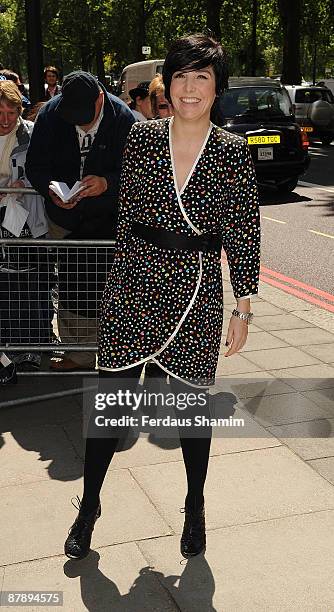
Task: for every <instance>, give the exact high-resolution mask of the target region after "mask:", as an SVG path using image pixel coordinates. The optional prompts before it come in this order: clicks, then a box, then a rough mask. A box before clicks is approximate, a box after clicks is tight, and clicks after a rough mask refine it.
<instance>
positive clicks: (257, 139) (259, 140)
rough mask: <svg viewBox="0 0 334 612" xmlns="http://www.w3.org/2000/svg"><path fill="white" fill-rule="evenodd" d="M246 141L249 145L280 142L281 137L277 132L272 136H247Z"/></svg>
mask: <svg viewBox="0 0 334 612" xmlns="http://www.w3.org/2000/svg"><path fill="white" fill-rule="evenodd" d="M247 142H248V144H250V145H259V144H276V143H280V142H281V137H280V136H279V135H278V134H275V135H273V136H248V138H247Z"/></svg>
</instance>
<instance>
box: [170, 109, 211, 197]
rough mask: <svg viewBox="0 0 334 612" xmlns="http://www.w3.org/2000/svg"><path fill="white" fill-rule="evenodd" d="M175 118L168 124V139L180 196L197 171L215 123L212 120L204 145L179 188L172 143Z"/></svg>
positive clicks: (176, 189) (176, 187) (174, 177)
mask: <svg viewBox="0 0 334 612" xmlns="http://www.w3.org/2000/svg"><path fill="white" fill-rule="evenodd" d="M173 120H174V117H171V119H170V121H169V126H168V140H169V153H170V158H171V162H172V169H173V179H174V186H175V191H176V193H177V196H178V198H180V197H181V195H182V194H183V193H184V190H185V189H186V187H187V185H188V183H189V181H190V179H191V177H192V175H193V173H194V172H195V169H196V166H197V164H198V162H199V160H200V158H201V156H202V153H203V151H204V149H205V147H206V143H207V142H208V140H209V137H210V134H211V131H212V128H213V123H212V122H211V121H210V125H209V128H208V131H207V134H206V136H205V138H204V140H203V143H202V146H201V148H200V150H199V152H198V155H197V157H196V159H195V161H194V163H193V165H192V167H191V168H190V170H189V172H188V175H187V177H186V180H185V181H184V183H183V185H182V187H181V189H179V186H178V184H177V176H176V169H175V162H174V153H173V143H172V125H173Z"/></svg>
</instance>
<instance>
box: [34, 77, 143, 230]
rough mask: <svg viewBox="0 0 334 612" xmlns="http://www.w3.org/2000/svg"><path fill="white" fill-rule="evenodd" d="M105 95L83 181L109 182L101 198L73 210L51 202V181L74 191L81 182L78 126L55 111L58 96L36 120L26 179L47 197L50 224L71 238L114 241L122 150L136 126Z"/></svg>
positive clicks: (83, 202) (118, 103) (121, 105)
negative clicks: (102, 179) (95, 178)
mask: <svg viewBox="0 0 334 612" xmlns="http://www.w3.org/2000/svg"><path fill="white" fill-rule="evenodd" d="M101 88H102V89H103V91H104V96H105V101H104V115H103V119H102V121H101V123H100V126H99V129H98V132H97V134H96V136H95V139H94V142H93V145H92V148H91V150H90V152H89V154H88V155H87V158H86V161H85V166H84V171H83V176H86V175H88V174H94V175H97V176H103V177H105V178H106V179H107V183H108V189H107V191H105V192H104V193H103V194H102V195H101V196H98V197H94V198H83V199H82V200H81V201H80V202H79V203H78V204H77V205H76V206H75V207H74V208H72V209H70V210H67V209H63V208H59V207H58V206H56V205H55V204H54V203H53V202H52V200H51V199H50V198H49V184H50V182H51V181H52V180H55V181H62V182H64V183H67V184H68V186H69V187H72V186H73V185H74V183H75V182H76V181H77V180H80V149H79V143H78V136H77V133H76V129H75V126H74V125H70V124H69V123H66V122H65V121H63V120H62V119H61V118H60V117H59V116H58V114H57V113H56V112H55V106H56V104H57V102H58V101H59V96H55V97H54V98H52V100H50V101H49V102H47V104H46V105H45V106H44V107H43V108H42V109H41V110H40V112H39V113H38V116H37V120H36V123H35V127H34V130H33V134H32V137H31V140H30V145H29V149H28V153H27V160H26V175H27V177H28V179H29V181H30V182H31V184H32V185H33V187H34V188H35V189H36V190H37V191H38V192H39V193H40V194H41V195H43V196H44V198H45V205H46V212H47V214H48V216H49V217H50V219H51V220H52V221H53V222H54V223H56V224H57V225H59V226H60V227H63V228H65V229H68V230H71V232H72V233H71V237H72V238H87V239H89V238H101V239H108V238H113V237H114V235H115V226H116V220H117V207H118V192H119V179H120V172H121V164H122V155H123V149H124V145H125V142H126V138H127V135H128V133H129V131H130V128H131V126H132V124H133V123H134V117H133V115H132V113H131V111H130V109H129V108H128V107H127V106H126V104H124V102H122V101H121V100H120V99H119V98H116V97H115V96H113V95H111V94H108V93H107V91H106V89H105V88H104V87H103V86H102V85H101Z"/></svg>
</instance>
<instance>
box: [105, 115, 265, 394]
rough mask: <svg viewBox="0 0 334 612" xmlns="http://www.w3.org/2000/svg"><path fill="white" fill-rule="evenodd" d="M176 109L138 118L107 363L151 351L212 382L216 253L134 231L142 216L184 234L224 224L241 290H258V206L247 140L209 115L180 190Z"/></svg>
mask: <svg viewBox="0 0 334 612" xmlns="http://www.w3.org/2000/svg"><path fill="white" fill-rule="evenodd" d="M172 121H173V120H172V119H162V120H157V121H147V122H142V123H135V124H134V125H133V127H132V129H131V131H130V134H129V136H128V141H127V145H126V150H125V153H124V160H123V171H122V178H121V195H120V213H119V221H118V231H117V240H116V253H115V260H114V263H113V267H112V270H111V273H110V275H109V278H108V281H107V284H106V287H105V290H104V293H103V298H102V308H101V319H100V340H99V358H98V360H99V368H100V369H101V370H112V371H115V372H117V371H119V370H123V369H125V368H130V367H132V366H135V365H139V364H141V363H144V362H146V361H148V360H151V361H154V362H156V363H158V364H159V365H160V366H161V368H162V369H163V370H165V371H166V372H167V373H169V374H171V375H172V376H175V377H177V378H179V379H181V380H184V381H188V382H192V383H193V384H201V385H202V384H204V385H211V384H213V383H214V379H215V372H216V368H217V362H218V356H219V349H220V343H221V334H222V325H223V286H222V273H221V259H220V256H219V254H218V253H215V252H208V253H202V252H198V251H191V250H182V251H181V250H175V249H162V248H159V247H157V246H153V245H151V244H149V243H148V242H146V241H145V240H143V239H142V238H139V237H137V236H134V235H132V233H131V226H132V223H133V222H134V221H139V222H140V223H144V224H145V225H148V226H151V227H152V228H163V229H166V230H169V231H173V232H176V233H179V234H184V235H186V236H194V235H196V234H197V235H198V234H201V233H204V232H207V233H210V234H211V233H212V234H218V235H219V236H220V237H221V238H222V240H223V247H224V250H225V252H226V255H227V260H228V264H229V269H230V278H231V284H232V288H233V293H234V296H235V297H236V298H239V297H245V296H249V295H254V294H256V293H257V291H258V281H259V267H260V214H259V205H258V193H257V184H256V177H255V171H254V167H253V163H252V160H251V156H250V153H249V149H248V145H247V144H246V141H245V140H244V139H243V138H241V137H239V136H235V135H234V134H230V133H228V132H226V131H225V130H223V129H221V128H219V127H217V126H215V125H213V124H211V125H210V128H209V130H208V133H207V137H206V139H205V141H204V142H203V146H202V149H201V151H200V152H199V155H198V157H197V160H196V161H195V163H194V166H193V168H192V170H191V171H190V173H189V176H188V178H187V180H186V182H185V184H184V185H183V187H182V189H181V191H180V192H179V190H178V187H177V182H176V176H175V169H174V162H173V153H172V146H171V126H172Z"/></svg>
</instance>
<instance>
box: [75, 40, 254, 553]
mask: <svg viewBox="0 0 334 612" xmlns="http://www.w3.org/2000/svg"><path fill="white" fill-rule="evenodd" d="M163 80H164V85H165V96H166V98H167V100H168V101H169V103H170V104H172V105H173V110H174V116H173V117H171V118H167V119H164V120H160V121H149V122H146V123H144V122H141V123H136V124H135V125H134V126H133V128H132V130H131V132H130V134H129V137H128V141H127V145H126V149H125V154H124V161H123V174H122V182H121V197H120V215H119V221H118V232H117V241H116V254H115V260H114V264H113V267H112V270H111V274H110V275H109V277H108V281H107V284H106V288H105V292H104V294H103V299H102V308H101V321H100V341H99V358H98V363H99V373H100V377H101V378H100V383H101V386H102V383H103V384H104V385H105V384H107V386H106V387H105V390H106V391H108V392H109V391H111V392H113V393H115V392H117V389H120V390H121V391H122V392H123V393H126V392H129V393H130V396H131V393H133V392H134V390H135V389H136V385H137V383H138V381H139V379H140V377H141V374H142V368H143V366H144V365H145V364H146V362H147V361H149V360H153V361H154V362H155V363H156V364H157V365H159V366H160V368H161V369H162V370H164V371H165V372H167V373H168V374H169V377H170V384H171V388H172V391H173V393H174V396H175V397H177V396H178V393H179V392H183V393H188V394H189V392H193V394H194V395H195V403H191V406H190V404H189V406H190V407H188V408H187V411H186V410H184V412H182V416H184V415H185V414H186V415H187V416H188V417H189V416H190V415H192V414H193V410H194V411H195V410H197V408H200V406H199V395H198V389H200V390H201V391H202V390H203V388H208V387H209V386H211V385H212V384H213V383H214V381H215V374H216V368H217V362H218V357H219V352H220V346H221V334H222V325H223V286H222V274H221V249H222V245H223V247H224V249H225V251H226V254H227V258H228V263H229V268H230V276H231V283H232V288H233V292H234V296H235V299H236V308H235V309H234V310H233V312H232V315H231V317H230V320H229V325H228V330H227V339H226V345H227V346H229V348H228V349H227V351H226V353H225V357H230V356H231V355H233V354H236V353H238V351H240V349H241V348H242V347H243V346H244V344H245V342H246V339H247V334H248V323H249V322H250V321H251V318H252V313H251V312H250V296H251V295H253V294H256V293H257V291H258V282H259V266H260V261H259V244H260V215H259V204H258V192H257V183H256V175H255V171H254V166H253V162H252V158H251V155H250V151H249V147H248V145H247V142H246V141H245V140H244V139H243V138H241V137H239V136H237V135H234V134H231V133H229V132H226V131H224V130H223V129H221V128H219V127H217V126H215V125H213V124H212V123H211V121H210V112H211V108H212V106H213V104H214V101H215V100H216V97H217V96H219V95H220V94H221V92H222V91H223V90H224V88H226V87H227V67H226V55H225V52H224V50H223V49H222V47H221V45H220V44H219V43H218V42H216V41H215V40H214V39H212V38H211V37H208V36H205V35H202V34H196V35H191V36H186V37H184V38H181V39H178V40H176V41H175V42H174V43H173V44H172V46H171V48H170V50H169V52H168V54H167V57H166V60H165V63H164V67H163ZM123 382H124V384H123ZM101 386H100V388H101ZM201 402H202V400H201ZM208 408H209V406H208ZM204 410H205V407H204ZM189 411H190V412H189ZM122 413H123V408H122V405H121V403H120V404H119V405H118V406H116V407H115V411H114V412H113V414H114V415H115V414H116V415H118V414H122ZM109 415H110V413H109V412H108V413H107V415H106V416H107V417H109ZM95 417H96V413H95V412H93V413H92V414H91V418H90V421H89V425H88V436H87V440H86V452H85V467H84V492H83V497H82V500H81V502H80V500H79V502H80V504H79V513H78V515H77V518H76V520H75V522H74V524H73V525H72V527H71V528H70V531H69V535H68V537H67V539H66V542H65V554H66V555H67V556H68V557H73V558H81V557H84V556H85V555H87V554H88V552H89V547H90V542H91V536H92V531H93V528H94V524H95V521H96V520H97V518H98V517H99V516H100V515H101V503H100V490H101V487H102V484H103V480H104V477H105V474H106V472H107V470H108V467H109V464H110V461H111V459H112V457H113V455H114V452H115V449H116V447H117V444H118V443H119V437H118V436H116V435H115V434H114V435H112V433H111V434H110V433H109V437H107V436H108V433H107V432H106V433H105V434H104V435H102V436H101V435H98V433H97V429H99V433H100V428H99V427H95V426H94V423H95ZM109 431H110V429H109ZM188 431H189V430H188V428H187V426H183V425H182V423H180V425H179V434H180V441H181V448H182V453H183V459H184V463H185V467H186V474H187V483H188V491H187V495H186V499H185V522H184V527H183V533H182V537H181V553H182V555H183V556H184V557H186V558H188V557H192V556H195V555H197V554H199V553H200V552H202V551H203V550H204V549H205V545H206V538H205V514H204V494H203V491H204V483H205V479H206V473H207V467H208V460H209V451H210V442H211V427H210V424H209V426H208V427H203V430H201V433H200V432H199V431H198V430H197V431H198V433H197V437H196V435H194V436H193V437H192V434H191V433H190V435H189V433H187V432H188ZM193 431H194V430H192V432H193Z"/></svg>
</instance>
